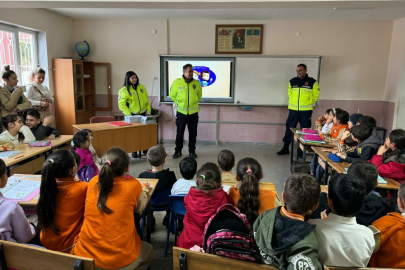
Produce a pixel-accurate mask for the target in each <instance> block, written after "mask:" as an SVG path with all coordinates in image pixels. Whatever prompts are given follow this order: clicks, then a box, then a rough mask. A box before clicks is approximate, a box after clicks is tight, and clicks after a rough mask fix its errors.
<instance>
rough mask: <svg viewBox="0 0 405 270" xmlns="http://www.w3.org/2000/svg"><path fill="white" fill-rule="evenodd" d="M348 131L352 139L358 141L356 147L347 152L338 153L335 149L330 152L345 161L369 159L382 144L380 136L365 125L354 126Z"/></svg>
mask: <svg viewBox="0 0 405 270" xmlns="http://www.w3.org/2000/svg"><path fill="white" fill-rule="evenodd" d="M350 132H351V134H352V138H353V140H354V141H356V142H358V144H357V147H356V149H355V150H354V151H353V152H347V153H341V152H339V153H338V152H337V151H336V150H335V151H332V153H334V154H336V155H337V156H339V157H341V158H342V159H343V160H344V161H346V162H349V163H353V162H355V161H358V160H369V159H371V158H372V157H373V156H374V155H375V154H376V153H377V149H378V148H379V147H380V145H382V141H381V139H380V137H378V135H377V134H375V135H373V134H372V132H371V129H370V128H368V127H367V126H365V125H357V126H354V127H353V128H352V129H351V130H350ZM376 135H377V136H376Z"/></svg>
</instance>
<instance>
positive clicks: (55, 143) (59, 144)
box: [51, 135, 73, 150]
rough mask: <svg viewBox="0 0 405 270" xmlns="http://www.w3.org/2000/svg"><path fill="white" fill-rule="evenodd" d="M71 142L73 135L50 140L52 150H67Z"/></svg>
mask: <svg viewBox="0 0 405 270" xmlns="http://www.w3.org/2000/svg"><path fill="white" fill-rule="evenodd" d="M72 140H73V135H60V136H59V137H56V138H55V139H53V140H51V144H52V150H57V149H65V150H69V149H70V148H71V145H70V143H71V142H72Z"/></svg>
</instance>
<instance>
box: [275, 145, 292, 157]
mask: <svg viewBox="0 0 405 270" xmlns="http://www.w3.org/2000/svg"><path fill="white" fill-rule="evenodd" d="M289 148H290V145H289V144H287V143H285V144H284V146H283V148H282V149H281V150H280V151H278V152H277V155H279V156H281V155H288V154H289V153H290V150H289Z"/></svg>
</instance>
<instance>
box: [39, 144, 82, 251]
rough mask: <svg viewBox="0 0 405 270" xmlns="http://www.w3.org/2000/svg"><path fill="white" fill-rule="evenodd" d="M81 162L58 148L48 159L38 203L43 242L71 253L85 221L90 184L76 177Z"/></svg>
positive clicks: (44, 168) (42, 173)
mask: <svg viewBox="0 0 405 270" xmlns="http://www.w3.org/2000/svg"><path fill="white" fill-rule="evenodd" d="M76 172H77V164H76V161H75V157H74V155H73V153H72V152H71V151H69V150H58V151H55V152H54V153H52V154H51V155H50V156H49V157H48V159H47V160H46V161H45V163H44V165H43V166H42V170H41V175H42V178H41V188H40V196H39V201H38V205H37V213H38V229H39V230H41V235H40V239H41V243H42V244H43V246H44V247H46V248H47V249H51V250H55V251H60V252H65V253H70V252H71V249H72V247H73V243H74V239H75V237H76V236H77V235H78V234H79V232H80V228H81V227H82V224H83V215H84V203H85V200H86V192H87V187H88V184H87V183H84V182H80V181H76V180H75V179H74V177H75V175H76Z"/></svg>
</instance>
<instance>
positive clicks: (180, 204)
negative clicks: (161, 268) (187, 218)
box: [163, 195, 186, 257]
mask: <svg viewBox="0 0 405 270" xmlns="http://www.w3.org/2000/svg"><path fill="white" fill-rule="evenodd" d="M184 197H186V195H170V196H169V209H170V219H169V229H168V230H167V235H166V245H165V253H164V255H163V256H164V257H166V255H167V247H168V245H169V236H170V233H171V232H172V225H174V245H175V246H176V244H177V229H178V227H179V226H178V222H179V220H183V219H184V215H185V214H186V208H185V207H184Z"/></svg>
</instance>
